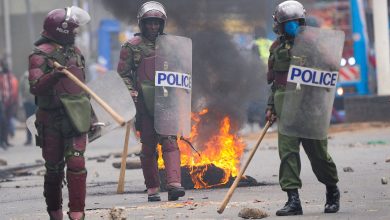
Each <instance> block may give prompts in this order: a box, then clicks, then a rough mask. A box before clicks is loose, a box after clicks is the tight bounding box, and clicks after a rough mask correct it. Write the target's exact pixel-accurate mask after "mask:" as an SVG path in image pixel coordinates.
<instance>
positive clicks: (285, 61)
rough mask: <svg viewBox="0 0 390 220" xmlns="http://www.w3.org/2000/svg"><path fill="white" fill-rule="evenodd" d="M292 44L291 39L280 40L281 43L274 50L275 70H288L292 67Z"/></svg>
mask: <svg viewBox="0 0 390 220" xmlns="http://www.w3.org/2000/svg"><path fill="white" fill-rule="evenodd" d="M291 47H292V44H291V43H290V42H289V41H283V42H280V44H279V45H278V46H277V47H275V49H274V50H273V56H274V57H273V59H274V63H273V68H272V70H273V71H277V72H287V71H288V69H289V68H290V62H291V54H290V49H291Z"/></svg>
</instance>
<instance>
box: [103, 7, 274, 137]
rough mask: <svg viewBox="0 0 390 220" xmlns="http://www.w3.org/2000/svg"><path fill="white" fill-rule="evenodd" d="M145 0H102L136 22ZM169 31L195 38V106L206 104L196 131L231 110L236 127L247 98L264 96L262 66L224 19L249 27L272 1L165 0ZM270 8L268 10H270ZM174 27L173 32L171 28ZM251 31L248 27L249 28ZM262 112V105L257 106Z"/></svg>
mask: <svg viewBox="0 0 390 220" xmlns="http://www.w3.org/2000/svg"><path fill="white" fill-rule="evenodd" d="M144 2H146V1H140V0H131V1H128V0H103V4H104V6H105V7H106V8H107V10H109V11H111V12H112V14H113V15H114V16H116V17H117V18H118V19H120V20H122V21H123V22H126V23H131V24H136V22H137V20H136V15H137V10H138V7H139V6H140V5H141V4H142V3H144ZM160 2H161V3H163V4H164V5H165V7H166V9H167V14H168V28H167V29H166V30H167V32H168V34H176V35H182V36H186V37H189V38H191V39H192V42H193V92H192V94H193V97H192V99H193V103H192V108H193V111H200V110H201V109H202V108H208V109H209V113H208V114H205V115H204V116H203V117H206V118H205V119H206V120H203V119H202V124H201V127H202V129H201V132H202V133H204V134H203V135H202V134H200V136H209V135H212V134H213V133H214V132H218V130H219V126H220V124H219V123H220V121H221V120H222V119H223V118H224V117H225V116H229V117H230V119H231V122H232V128H233V129H234V132H237V131H238V130H239V129H240V128H241V127H242V125H243V124H244V123H245V121H246V115H247V108H248V104H249V103H250V102H251V101H253V100H261V101H262V103H263V106H264V103H265V100H266V99H267V98H268V97H267V96H268V94H267V92H266V91H268V88H267V86H266V80H265V75H266V74H265V67H264V66H262V64H261V62H260V60H259V58H258V57H256V56H255V55H254V54H252V53H251V51H248V50H247V51H244V50H240V48H239V47H238V46H237V44H236V43H234V42H233V38H232V37H233V36H232V35H231V34H229V33H227V32H225V30H226V25H225V24H226V21H228V20H233V21H234V20H239V21H241V22H242V24H243V25H245V26H248V27H249V28H253V30H254V28H255V26H257V25H258V24H259V23H261V24H262V25H263V26H264V24H265V23H266V22H265V21H266V20H269V19H271V17H270V12H269V11H271V13H272V10H273V5H274V3H269V2H271V1H259V0H240V1H237V0H213V1H210V0H180V1H178V0H164V1H160ZM270 9H271V10H270ZM169 30H174V32H175V33H172V31H169ZM249 35H250V33H249ZM261 111H262V112H264V110H263V109H261V110H260V112H261Z"/></svg>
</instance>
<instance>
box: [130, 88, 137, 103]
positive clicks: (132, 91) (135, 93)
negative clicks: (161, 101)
mask: <svg viewBox="0 0 390 220" xmlns="http://www.w3.org/2000/svg"><path fill="white" fill-rule="evenodd" d="M130 95H131V98H133V101H134V103H137V101H138V92H137V91H136V90H130Z"/></svg>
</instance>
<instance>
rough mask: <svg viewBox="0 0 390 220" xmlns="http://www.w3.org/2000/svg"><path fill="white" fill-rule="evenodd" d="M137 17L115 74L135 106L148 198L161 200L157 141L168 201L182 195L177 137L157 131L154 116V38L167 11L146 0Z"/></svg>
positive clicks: (164, 21)
mask: <svg viewBox="0 0 390 220" xmlns="http://www.w3.org/2000/svg"><path fill="white" fill-rule="evenodd" d="M137 18H138V26H139V29H140V33H137V34H135V36H134V37H133V38H131V39H130V40H128V41H127V42H126V43H125V44H124V45H123V46H122V49H121V52H120V61H119V63H118V73H119V74H120V75H121V77H122V78H123V80H124V82H125V83H126V85H127V86H128V89H129V91H130V93H131V95H132V97H133V100H134V102H135V104H136V108H137V114H136V129H137V130H138V131H139V132H140V135H141V142H142V150H141V165H142V171H143V175H144V178H145V185H146V188H147V193H148V201H149V202H152V201H161V198H160V195H159V188H160V179H159V174H158V166H157V157H158V155H157V150H156V149H157V144H158V143H160V144H161V145H162V156H163V159H164V165H165V170H166V175H167V187H166V188H167V190H168V200H169V201H174V200H177V199H178V198H179V197H182V196H184V195H185V191H184V188H183V187H182V186H181V171H180V151H179V148H178V144H177V137H176V136H169V135H161V134H158V133H157V132H156V130H155V128H154V117H153V114H154V110H153V109H154V74H155V60H156V55H155V50H156V39H157V37H158V36H159V35H164V34H165V33H164V27H165V26H166V20H167V15H166V10H165V8H164V6H163V5H162V4H160V3H159V2H155V1H149V2H146V3H144V4H143V5H142V6H141V7H140V8H139V11H138V16H137Z"/></svg>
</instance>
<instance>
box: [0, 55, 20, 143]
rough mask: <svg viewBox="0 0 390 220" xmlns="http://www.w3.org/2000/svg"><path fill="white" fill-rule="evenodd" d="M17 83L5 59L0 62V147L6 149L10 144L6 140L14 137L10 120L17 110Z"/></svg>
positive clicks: (13, 127) (13, 128) (13, 129)
mask: <svg viewBox="0 0 390 220" xmlns="http://www.w3.org/2000/svg"><path fill="white" fill-rule="evenodd" d="M18 90H19V82H18V79H17V78H16V76H15V75H14V74H13V73H12V72H11V71H10V69H9V68H8V64H7V61H6V60H5V59H1V60H0V91H1V105H2V112H1V115H2V116H1V118H2V123H1V125H0V126H1V129H0V130H1V133H0V141H1V143H0V144H1V147H2V148H4V149H6V148H8V147H9V146H12V144H10V143H9V141H8V138H9V137H10V136H12V137H13V136H14V134H15V126H14V125H13V124H12V119H13V118H14V117H15V116H16V112H17V109H18V96H19V92H18Z"/></svg>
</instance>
